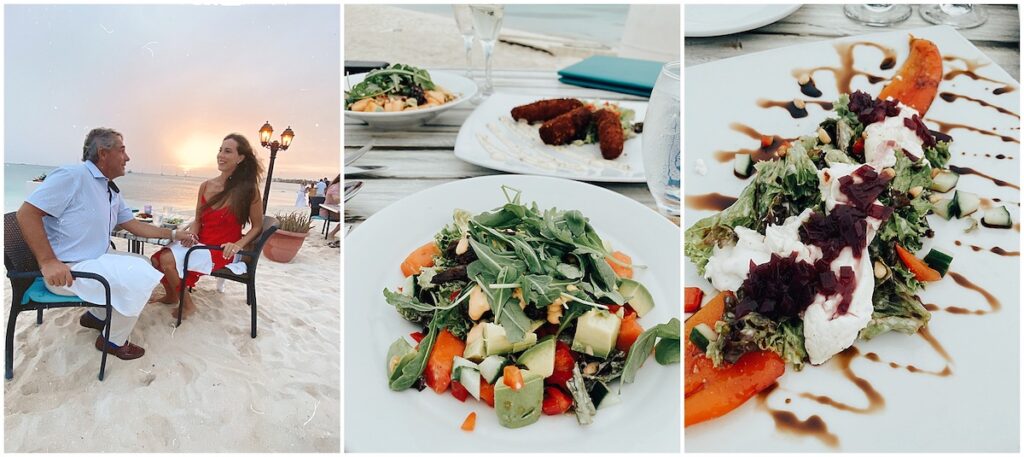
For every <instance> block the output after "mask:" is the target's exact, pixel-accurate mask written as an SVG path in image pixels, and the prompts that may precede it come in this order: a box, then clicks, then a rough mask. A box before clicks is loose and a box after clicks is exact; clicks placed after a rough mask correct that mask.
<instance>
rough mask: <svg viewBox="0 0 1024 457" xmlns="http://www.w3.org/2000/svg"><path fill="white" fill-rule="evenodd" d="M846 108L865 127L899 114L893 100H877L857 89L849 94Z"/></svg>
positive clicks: (898, 108)
mask: <svg viewBox="0 0 1024 457" xmlns="http://www.w3.org/2000/svg"><path fill="white" fill-rule="evenodd" d="M847 108H848V109H849V110H850V112H851V113H853V114H856V115H857V120H859V121H860V123H861V124H864V126H865V127H867V126H868V125H870V124H874V123H875V122H882V121H884V120H885V118H886V117H894V116H899V114H900V107H899V104H898V103H897V102H896V101H895V100H879V99H877V98H874V97H872V96H870V95H868V94H866V93H864V92H862V91H859V90H858V91H856V92H854V93H852V94H850V103H849V104H848V105H847Z"/></svg>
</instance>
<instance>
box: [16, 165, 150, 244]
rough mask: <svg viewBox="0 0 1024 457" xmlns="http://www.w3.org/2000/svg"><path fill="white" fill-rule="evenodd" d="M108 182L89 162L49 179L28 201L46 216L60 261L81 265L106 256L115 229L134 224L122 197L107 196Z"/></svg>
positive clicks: (62, 169) (46, 226)
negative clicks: (125, 224) (130, 223)
mask: <svg viewBox="0 0 1024 457" xmlns="http://www.w3.org/2000/svg"><path fill="white" fill-rule="evenodd" d="M108 182H109V180H108V179H107V178H106V177H105V176H103V173H101V172H100V170H99V168H96V164H94V163H92V162H91V161H88V160H87V161H85V162H83V163H81V164H77V165H67V166H63V167H60V168H58V169H56V170H54V171H53V172H52V173H50V174H48V175H46V179H45V180H44V181H43V183H42V184H41V185H40V186H39V187H37V188H36V190H35V191H33V192H32V194H31V195H29V196H28V198H27V199H25V201H26V202H27V203H29V204H31V205H32V206H35V207H36V208H39V209H41V210H43V211H44V212H45V213H46V214H47V215H46V216H43V228H44V229H45V230H46V238H47V239H48V240H50V247H51V248H53V253H54V255H56V256H57V258H58V259H60V261H62V262H81V261H83V260H88V259H95V258H97V257H99V256H101V255H103V254H105V253H106V252H107V248H108V247H109V246H110V233H111V232H112V231H113V230H114V227H115V226H117V225H118V224H123V223H125V222H128V221H130V220H132V210H131V208H129V207H128V205H126V204H125V203H124V199H123V198H121V194H120V193H118V192H113V191H110V192H109V193H108V190H107V189H108V186H107V183H108Z"/></svg>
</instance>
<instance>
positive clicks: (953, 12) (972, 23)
mask: <svg viewBox="0 0 1024 457" xmlns="http://www.w3.org/2000/svg"><path fill="white" fill-rule="evenodd" d="M918 12H919V13H920V14H921V17H922V18H924V20H926V21H928V22H931V23H932V24H939V25H948V26H951V27H953V28H957V29H969V28H973V27H977V26H979V25H981V24H984V23H985V21H987V20H988V13H986V12H985V9H984V8H982V7H981V6H979V5H971V4H956V3H940V4H938V5H921V6H919V7H918Z"/></svg>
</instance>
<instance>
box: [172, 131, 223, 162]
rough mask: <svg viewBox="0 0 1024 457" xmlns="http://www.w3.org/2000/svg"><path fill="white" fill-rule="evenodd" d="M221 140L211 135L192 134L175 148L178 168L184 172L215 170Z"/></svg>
mask: <svg viewBox="0 0 1024 457" xmlns="http://www.w3.org/2000/svg"><path fill="white" fill-rule="evenodd" d="M220 143H221V139H220V137H218V136H217V135H213V134H202V133H200V134H192V135H189V136H188V137H187V138H185V140H184V141H182V142H181V143H180V145H179V146H177V148H176V151H175V157H176V159H177V163H178V166H180V167H181V168H183V169H186V170H195V169H201V168H215V167H216V163H217V150H218V148H220Z"/></svg>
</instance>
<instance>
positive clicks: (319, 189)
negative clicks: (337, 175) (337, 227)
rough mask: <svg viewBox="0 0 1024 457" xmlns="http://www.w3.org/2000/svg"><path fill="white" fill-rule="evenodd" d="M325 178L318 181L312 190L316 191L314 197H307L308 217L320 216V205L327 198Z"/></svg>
mask: <svg viewBox="0 0 1024 457" xmlns="http://www.w3.org/2000/svg"><path fill="white" fill-rule="evenodd" d="M326 179H327V178H324V179H321V180H318V181H317V182H316V184H314V185H313V188H314V189H316V195H314V196H312V197H309V217H311V218H312V217H319V216H320V204H321V203H323V202H324V200H326V199H327V198H326V197H327V182H326V181H325V180H326Z"/></svg>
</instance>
